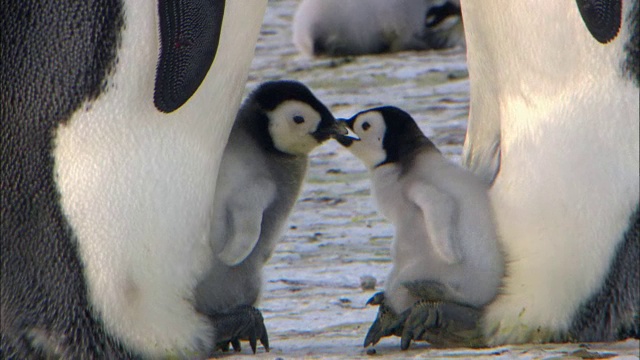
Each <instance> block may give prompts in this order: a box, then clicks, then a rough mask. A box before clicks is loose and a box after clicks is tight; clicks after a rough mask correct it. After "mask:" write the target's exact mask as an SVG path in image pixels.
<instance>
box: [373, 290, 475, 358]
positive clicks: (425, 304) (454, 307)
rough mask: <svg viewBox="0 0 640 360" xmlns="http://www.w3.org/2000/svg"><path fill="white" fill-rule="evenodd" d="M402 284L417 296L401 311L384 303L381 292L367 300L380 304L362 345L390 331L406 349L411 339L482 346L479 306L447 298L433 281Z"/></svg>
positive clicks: (436, 343)
mask: <svg viewBox="0 0 640 360" xmlns="http://www.w3.org/2000/svg"><path fill="white" fill-rule="evenodd" d="M403 285H404V286H405V287H406V288H407V290H408V291H409V293H410V294H411V295H412V296H414V297H415V298H417V299H418V300H417V301H416V302H415V303H414V304H413V305H412V306H411V307H410V308H409V309H407V310H405V311H403V312H402V313H401V314H396V313H395V312H394V311H393V309H391V307H390V306H388V305H387V304H385V301H384V293H377V294H375V295H374V296H373V297H372V298H371V299H370V300H369V301H368V302H367V304H371V305H379V306H380V308H379V310H378V315H377V317H376V320H375V321H374V323H373V324H372V325H371V327H370V328H369V332H368V333H367V336H366V338H365V342H364V346H365V347H367V346H369V345H375V344H376V343H377V342H378V341H379V340H380V339H381V338H383V337H386V336H391V335H395V336H398V337H400V338H401V341H400V348H401V349H402V350H407V349H408V348H409V345H410V344H411V341H412V340H413V341H427V342H429V343H430V344H431V345H433V346H436V347H483V346H486V344H485V341H484V338H483V335H482V330H481V328H480V327H479V321H480V317H481V315H482V311H481V309H478V308H475V307H472V306H468V305H464V304H460V303H457V302H453V301H448V300H447V299H446V295H445V293H444V292H443V286H442V285H441V284H440V283H437V282H433V281H412V282H407V283H405V284H403Z"/></svg>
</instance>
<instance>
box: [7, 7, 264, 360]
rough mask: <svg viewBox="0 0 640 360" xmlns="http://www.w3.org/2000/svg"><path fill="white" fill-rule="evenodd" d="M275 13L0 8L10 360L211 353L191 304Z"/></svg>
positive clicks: (209, 334) (208, 329)
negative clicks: (218, 186)
mask: <svg viewBox="0 0 640 360" xmlns="http://www.w3.org/2000/svg"><path fill="white" fill-rule="evenodd" d="M265 5H266V1H265V2H261V3H259V4H256V3H254V2H239V1H233V2H227V3H226V4H225V2H224V1H213V2H207V1H198V0H194V1H187V0H184V1H164V0H161V1H159V2H158V3H157V4H156V2H149V1H133V0H131V1H129V0H126V1H118V0H99V1H94V2H77V3H76V2H71V1H64V2H41V1H17V0H16V1H5V2H3V4H2V12H3V15H2V16H1V20H0V25H1V27H0V29H1V31H0V32H1V34H2V35H1V36H0V48H2V52H1V54H0V83H1V84H2V91H0V112H1V119H0V120H1V123H0V126H1V130H2V131H1V142H0V146H1V149H2V163H1V176H2V178H1V194H2V196H1V210H0V211H1V239H2V240H1V251H0V259H1V268H0V276H1V286H2V291H1V293H0V313H1V314H2V321H1V322H0V333H1V338H0V357H2V358H34V357H35V358H38V357H42V356H47V357H48V356H60V357H62V358H96V357H99V358H127V357H138V356H150V357H158V356H166V355H168V354H177V355H186V354H188V355H190V356H195V355H199V356H204V355H205V353H207V352H209V351H210V350H211V349H213V346H214V344H215V341H216V339H215V338H214V332H215V324H212V323H211V322H210V321H209V320H208V319H207V318H206V317H204V316H202V315H200V314H198V313H197V312H196V311H195V310H194V309H193V305H192V304H190V302H189V299H190V298H192V297H193V295H192V292H193V286H194V284H195V282H196V280H195V279H196V278H197V277H198V276H199V275H200V274H201V273H202V272H203V271H204V270H205V268H206V265H205V264H206V262H207V256H208V254H207V252H206V251H203V250H202V249H204V248H206V244H204V241H201V240H202V239H205V238H206V236H204V235H203V234H204V233H205V232H206V230H205V229H208V225H209V222H208V220H207V218H208V215H209V211H210V209H211V207H212V201H213V191H214V189H215V181H214V182H212V181H211V179H216V177H217V176H216V175H217V169H218V166H219V162H220V157H221V154H222V150H223V148H224V143H225V140H226V138H227V136H228V134H229V130H230V128H231V125H232V123H233V120H234V118H235V113H236V111H237V108H238V106H239V102H240V99H241V96H242V93H243V90H244V82H245V80H246V74H247V71H248V67H249V63H250V61H251V58H252V55H253V51H254V44H255V40H256V38H257V34H258V30H259V26H260V24H261V20H262V15H263V13H264V8H265ZM223 18H224V19H225V21H224V24H223V21H222V19H223ZM212 154H213V155H212ZM185 299H186V300H187V301H185Z"/></svg>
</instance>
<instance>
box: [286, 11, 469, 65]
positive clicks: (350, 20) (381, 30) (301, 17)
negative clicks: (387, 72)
mask: <svg viewBox="0 0 640 360" xmlns="http://www.w3.org/2000/svg"><path fill="white" fill-rule="evenodd" d="M293 42H294V44H295V45H296V47H297V48H298V50H299V51H300V52H302V53H304V54H306V55H308V56H320V55H327V56H344V55H362V54H376V53H384V52H396V51H403V50H427V49H442V48H449V47H454V46H457V45H463V46H464V29H463V26H462V16H461V11H460V4H459V1H456V0H303V1H302V2H301V3H300V5H299V6H298V8H297V10H296V13H295V15H294V19H293Z"/></svg>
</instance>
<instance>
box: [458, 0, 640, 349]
mask: <svg viewBox="0 0 640 360" xmlns="http://www.w3.org/2000/svg"><path fill="white" fill-rule="evenodd" d="M638 6H639V5H638V2H637V1H624V2H623V1H583V0H580V1H576V2H575V3H574V2H569V1H527V2H512V1H508V0H506V1H501V0H496V1H487V2H485V1H483V2H481V3H480V2H475V1H463V3H462V11H463V17H464V20H465V32H466V40H467V48H468V65H469V77H470V81H471V113H470V119H469V127H468V133H467V138H466V143H465V149H464V157H465V161H466V163H467V165H468V166H470V167H471V168H472V169H473V170H474V171H475V172H476V173H478V174H480V175H481V176H483V177H484V178H485V179H486V180H487V181H489V182H493V185H492V190H491V199H492V204H493V208H494V211H495V214H496V222H497V227H498V233H499V235H500V237H501V239H502V241H503V245H504V249H505V251H506V254H507V267H506V274H507V275H506V276H505V279H504V290H503V291H502V292H501V294H500V295H499V296H498V297H497V299H496V300H495V301H494V302H493V303H492V304H490V305H489V306H488V308H487V309H486V310H485V315H484V327H485V329H484V330H485V336H487V338H488V340H489V342H490V343H492V344H499V343H508V342H527V341H550V340H564V339H573V340H577V341H605V340H613V339H617V338H624V337H626V336H630V335H635V336H638V320H637V319H638V313H639V308H638V306H639V301H640V275H639V266H640V265H639V262H638V261H639V258H640V255H639V252H640V240H639V239H638V236H639V232H640V220H639V218H638V216H639V215H638V197H639V178H638V168H639V166H640V164H639V158H638V157H639V155H638V154H639V145H638V144H639V139H638V136H639V135H638V123H639V121H638V117H639V113H638V108H639V103H638V85H639V82H640V80H639V78H638V77H639V75H638V62H639V60H638V55H639V51H638Z"/></svg>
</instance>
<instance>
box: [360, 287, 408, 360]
mask: <svg viewBox="0 0 640 360" xmlns="http://www.w3.org/2000/svg"><path fill="white" fill-rule="evenodd" d="M367 305H378V306H379V308H378V315H377V316H376V319H375V320H374V322H373V324H371V327H370V328H369V331H368V332H367V336H366V337H365V339H364V347H367V346H369V345H375V344H377V343H378V341H380V339H381V338H383V337H387V336H392V335H395V336H402V331H403V325H404V322H405V320H406V317H407V316H408V315H409V311H408V310H407V311H405V312H404V313H402V314H396V313H395V311H393V309H392V308H391V307H390V306H389V305H387V304H386V303H385V301H384V293H383V292H379V293H376V294H375V295H373V296H372V297H371V299H369V301H367Z"/></svg>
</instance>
